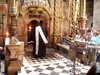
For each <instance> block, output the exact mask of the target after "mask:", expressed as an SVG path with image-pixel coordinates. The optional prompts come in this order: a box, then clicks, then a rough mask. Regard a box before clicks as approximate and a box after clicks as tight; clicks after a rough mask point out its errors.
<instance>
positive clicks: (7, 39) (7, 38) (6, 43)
mask: <svg viewBox="0 0 100 75" xmlns="http://www.w3.org/2000/svg"><path fill="white" fill-rule="evenodd" d="M8 36H9V33H8V32H6V39H5V45H9V43H10V39H9V37H8Z"/></svg>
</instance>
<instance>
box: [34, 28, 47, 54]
mask: <svg viewBox="0 0 100 75" xmlns="http://www.w3.org/2000/svg"><path fill="white" fill-rule="evenodd" d="M35 31H36V33H35V38H36V52H35V54H38V46H39V34H40V36H41V37H42V40H43V42H44V43H45V44H47V43H48V41H47V39H46V37H45V35H44V33H43V31H42V29H41V27H40V26H37V27H36V29H35Z"/></svg>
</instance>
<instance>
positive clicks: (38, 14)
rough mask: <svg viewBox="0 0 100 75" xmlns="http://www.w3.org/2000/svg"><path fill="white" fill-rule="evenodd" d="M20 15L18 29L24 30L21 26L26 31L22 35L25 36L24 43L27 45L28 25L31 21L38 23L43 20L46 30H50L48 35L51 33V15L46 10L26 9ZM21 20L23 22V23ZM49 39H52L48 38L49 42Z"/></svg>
mask: <svg viewBox="0 0 100 75" xmlns="http://www.w3.org/2000/svg"><path fill="white" fill-rule="evenodd" d="M20 15H21V19H18V29H22V28H20V27H21V26H22V27H23V28H24V31H23V33H22V34H24V35H23V37H24V39H22V41H24V42H25V44H27V39H28V36H27V31H28V24H30V23H31V21H33V20H36V21H40V20H43V22H44V26H46V28H47V29H48V33H50V14H49V13H48V11H47V10H46V9H45V8H43V7H36V6H34V7H33V6H31V7H27V8H26V9H24V11H20ZM21 20H23V21H22V22H21ZM20 31H21V30H19V32H20ZM48 35H49V34H48ZM21 38H22V37H21ZM49 39H50V38H48V40H49Z"/></svg>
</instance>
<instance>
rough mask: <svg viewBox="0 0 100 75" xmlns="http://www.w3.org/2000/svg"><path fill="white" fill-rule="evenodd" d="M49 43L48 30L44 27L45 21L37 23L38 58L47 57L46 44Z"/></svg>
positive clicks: (36, 54) (36, 44) (36, 42)
mask: <svg viewBox="0 0 100 75" xmlns="http://www.w3.org/2000/svg"><path fill="white" fill-rule="evenodd" d="M47 43H48V41H47V28H46V27H44V26H43V21H40V23H37V26H36V27H35V43H34V52H33V53H34V55H35V56H36V57H45V56H46V44H47Z"/></svg>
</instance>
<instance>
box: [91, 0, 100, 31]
mask: <svg viewBox="0 0 100 75" xmlns="http://www.w3.org/2000/svg"><path fill="white" fill-rule="evenodd" d="M99 15H100V0H94V10H93V27H94V28H97V29H100V16H99Z"/></svg>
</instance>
